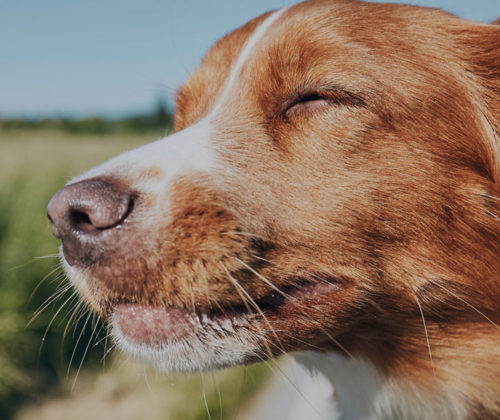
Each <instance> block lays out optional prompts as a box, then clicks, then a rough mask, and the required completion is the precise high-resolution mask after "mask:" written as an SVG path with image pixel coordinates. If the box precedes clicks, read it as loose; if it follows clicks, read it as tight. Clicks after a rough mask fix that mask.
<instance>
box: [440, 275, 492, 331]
mask: <svg viewBox="0 0 500 420" xmlns="http://www.w3.org/2000/svg"><path fill="white" fill-rule="evenodd" d="M432 284H435V285H436V286H438V287H440V288H441V289H443V290H444V291H446V292H448V293H449V294H450V295H452V296H454V297H455V298H456V299H458V300H459V301H461V302H463V303H464V304H465V305H467V306H468V307H469V308H471V309H472V310H474V311H475V312H477V313H478V314H479V315H481V316H482V317H483V318H484V319H486V320H487V321H488V322H489V323H490V324H491V325H493V326H494V327H495V328H497V329H498V330H500V326H499V325H498V324H496V323H495V322H494V321H493V320H492V319H491V318H490V317H488V316H487V315H486V314H484V313H483V312H481V311H480V310H479V309H477V308H476V307H475V306H474V305H471V304H470V303H469V302H467V301H466V300H464V299H462V298H461V297H460V296H458V295H457V294H456V293H453V292H452V291H451V290H449V289H447V288H446V287H444V286H443V285H442V284H440V283H439V282H438V281H433V282H432Z"/></svg>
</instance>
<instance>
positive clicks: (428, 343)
mask: <svg viewBox="0 0 500 420" xmlns="http://www.w3.org/2000/svg"><path fill="white" fill-rule="evenodd" d="M415 300H416V301H417V305H418V309H419V310H420V315H421V316H422V322H423V323H424V331H425V339H426V341H427V348H428V350H429V359H430V360H431V365H432V371H433V372H434V375H435V374H436V370H435V367H434V360H433V359H432V351H431V342H430V340H429V332H428V331H427V324H426V322H425V317H424V311H423V309H422V305H420V301H419V300H418V296H417V295H416V294H415Z"/></svg>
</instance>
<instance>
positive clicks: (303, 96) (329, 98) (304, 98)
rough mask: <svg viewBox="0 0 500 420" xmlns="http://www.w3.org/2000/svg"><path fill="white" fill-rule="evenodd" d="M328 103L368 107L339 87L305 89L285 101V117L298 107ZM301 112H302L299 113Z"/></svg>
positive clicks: (355, 95)
mask: <svg viewBox="0 0 500 420" xmlns="http://www.w3.org/2000/svg"><path fill="white" fill-rule="evenodd" d="M321 101H323V102H326V104H325V105H324V106H325V107H326V106H328V104H331V105H340V106H342V105H344V106H351V107H364V106H366V103H365V101H364V100H363V98H362V97H361V96H359V95H357V94H354V93H352V92H349V91H347V90H345V89H342V88H339V87H329V88H324V87H319V88H315V89H303V90H300V91H297V92H296V93H294V94H293V95H292V96H291V97H290V98H289V99H288V100H287V101H285V107H284V115H285V117H286V118H288V115H287V114H289V113H290V112H291V111H292V110H294V109H295V108H296V107H298V106H304V107H306V105H307V104H309V103H311V104H313V103H314V102H321ZM299 112H300V111H299Z"/></svg>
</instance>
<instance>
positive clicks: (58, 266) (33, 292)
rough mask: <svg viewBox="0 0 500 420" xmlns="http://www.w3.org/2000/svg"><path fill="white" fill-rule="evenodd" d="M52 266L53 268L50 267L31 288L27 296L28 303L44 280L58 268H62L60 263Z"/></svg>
mask: <svg viewBox="0 0 500 420" xmlns="http://www.w3.org/2000/svg"><path fill="white" fill-rule="evenodd" d="M53 267H54V268H51V270H50V271H49V272H48V273H47V274H46V275H45V276H43V277H42V279H41V280H40V281H39V282H38V284H37V285H36V286H35V287H34V288H33V291H32V292H31V294H30V297H29V298H28V303H30V302H31V299H33V296H34V295H35V293H36V291H37V290H38V289H39V288H40V286H41V285H42V284H43V283H44V282H45V280H47V279H48V278H49V277H50V276H51V275H52V274H54V273H55V272H57V270H59V269H61V270H62V266H61V265H60V264H55V265H54V266H53Z"/></svg>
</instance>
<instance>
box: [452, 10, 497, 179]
mask: <svg viewBox="0 0 500 420" xmlns="http://www.w3.org/2000/svg"><path fill="white" fill-rule="evenodd" d="M496 23H498V25H496V24H491V25H484V24H473V23H470V24H467V25H466V26H465V27H464V28H462V29H461V30H460V31H459V37H460V41H461V45H462V46H463V47H465V49H464V52H465V55H466V65H467V67H468V70H469V72H471V73H473V75H472V80H474V82H475V83H474V82H472V83H473V84H474V86H471V87H472V88H473V89H474V90H475V91H476V92H475V96H476V100H477V101H478V103H479V104H480V108H482V109H481V112H482V119H483V120H484V126H485V131H486V133H485V136H486V137H487V138H486V139H485V140H486V141H487V143H488V144H486V149H487V151H488V161H489V165H488V166H489V168H488V172H489V174H490V176H491V178H492V179H493V180H494V181H495V183H497V184H498V185H500V20H498V21H497V22H496Z"/></svg>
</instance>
